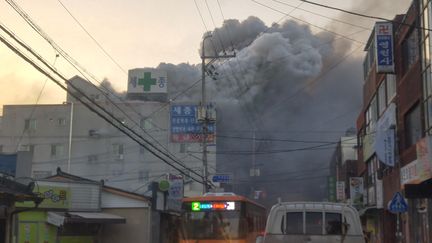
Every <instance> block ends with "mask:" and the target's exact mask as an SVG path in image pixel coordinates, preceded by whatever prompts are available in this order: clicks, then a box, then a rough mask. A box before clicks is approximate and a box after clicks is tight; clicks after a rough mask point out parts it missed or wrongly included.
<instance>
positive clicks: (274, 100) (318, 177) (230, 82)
mask: <svg viewBox="0 0 432 243" xmlns="http://www.w3.org/2000/svg"><path fill="white" fill-rule="evenodd" d="M206 35H207V34H205V35H204V36H206ZM204 48H205V54H206V56H207V55H216V54H218V55H224V54H225V53H232V50H234V51H235V53H236V57H235V58H230V59H226V60H224V59H222V60H218V61H216V62H214V63H212V64H211V65H208V70H210V71H209V72H208V74H209V75H208V77H207V90H208V93H209V100H211V101H214V102H216V104H217V107H218V123H217V124H218V128H217V131H218V134H219V135H221V137H218V140H217V151H218V153H219V154H218V155H217V159H218V171H219V172H222V173H223V172H232V173H234V176H235V178H236V180H237V181H236V182H235V183H234V185H233V188H232V190H234V191H236V192H237V193H241V194H245V195H247V196H251V195H252V192H253V190H262V191H265V192H266V194H267V196H268V201H267V202H264V201H263V203H265V204H268V205H270V204H272V203H274V202H275V197H279V196H282V197H283V198H284V199H292V200H322V199H323V198H324V197H325V195H326V193H325V188H320V189H318V190H317V189H316V188H317V185H318V184H325V183H324V182H325V180H326V176H327V175H328V163H329V160H330V157H331V152H332V151H333V149H332V148H330V149H329V148H328V146H327V149H326V150H304V151H296V152H289V153H288V152H283V151H287V150H296V149H299V148H304V147H308V146H311V145H312V146H313V145H319V144H320V143H315V144H310V143H309V144H304V143H293V142H290V143H288V142H282V141H277V140H278V139H292V140H315V141H316V140H318V141H336V140H337V139H338V137H340V136H342V135H343V133H344V131H345V130H346V129H347V128H349V127H352V126H354V121H355V117H356V115H357V113H358V110H359V106H360V103H361V87H362V72H361V69H362V65H361V60H360V59H359V58H357V57H355V56H349V55H348V54H349V53H350V51H351V50H352V48H353V46H352V45H351V43H350V42H349V41H347V40H344V39H342V38H337V37H335V36H333V35H332V34H329V33H325V32H320V33H313V32H312V31H311V30H310V28H309V27H308V26H307V25H304V24H299V23H297V22H296V21H292V20H288V21H285V22H283V23H281V24H273V25H272V26H271V27H267V26H266V25H265V24H264V23H263V22H262V21H261V20H260V19H258V18H256V17H249V18H247V19H246V20H244V21H241V22H240V21H238V20H226V21H225V22H224V24H223V26H222V27H221V28H217V29H215V30H214V31H213V33H212V36H211V37H209V38H207V40H206V41H205V45H204ZM201 51H202V50H201V49H200V52H201ZM347 57H349V58H348V60H345V58H347ZM339 66H342V67H343V68H342V69H341V68H339V69H337V72H336V71H334V70H333V69H334V68H336V67H339ZM158 68H159V69H162V70H166V71H167V72H168V80H170V81H169V82H170V87H169V90H170V96H171V97H175V96H176V94H178V93H179V92H181V91H182V90H184V89H185V88H186V87H188V86H190V85H191V84H193V83H194V82H196V81H199V80H200V76H201V73H200V72H201V67H200V65H190V64H185V63H183V64H179V65H173V64H166V63H161V64H160V65H159V66H158ZM216 73H217V74H216ZM200 89H201V85H200V84H199V85H197V86H195V88H193V89H191V90H190V91H189V92H188V93H187V94H186V95H185V96H184V97H183V98H182V99H181V101H194V102H199V101H200V98H201V92H200ZM347 112H349V113H347ZM344 113H347V115H346V114H344ZM341 115H344V116H341ZM337 116H341V117H339V118H338V117H337ZM313 131H316V132H315V133H314V132H313ZM323 131H336V132H334V133H323ZM230 136H231V137H244V138H250V139H242V140H239V139H238V138H237V139H236V138H230ZM253 136H255V137H256V138H258V139H260V138H261V139H270V140H269V141H255V145H254V143H253V141H252V139H251V138H252V137H253ZM272 139H273V140H274V141H272ZM253 147H255V152H256V154H255V155H253V153H252V149H253ZM330 147H331V146H330ZM248 151H249V152H250V153H249V154H244V153H239V152H248ZM277 151H282V152H277ZM252 161H255V162H254V164H255V165H253V162H252ZM253 166H255V167H256V168H260V170H261V175H262V176H260V177H250V176H249V169H250V168H251V167H253ZM314 168H324V169H321V170H317V171H312V172H310V170H311V169H314ZM308 170H309V172H304V171H308ZM265 178H267V180H266V179H265ZM268 178H270V180H269V179H268ZM294 179H295V180H294ZM281 183H290V184H292V185H295V186H293V187H287V188H285V189H284V190H285V191H284V192H281V191H280V188H279V187H278V186H277V185H278V184H281ZM275 188H278V189H275Z"/></svg>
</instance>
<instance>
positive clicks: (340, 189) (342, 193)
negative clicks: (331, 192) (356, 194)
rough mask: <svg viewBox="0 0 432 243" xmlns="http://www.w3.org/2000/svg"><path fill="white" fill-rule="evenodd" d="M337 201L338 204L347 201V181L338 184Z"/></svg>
mask: <svg viewBox="0 0 432 243" xmlns="http://www.w3.org/2000/svg"><path fill="white" fill-rule="evenodd" d="M336 200H337V201H338V202H344V201H345V181H337V182H336Z"/></svg>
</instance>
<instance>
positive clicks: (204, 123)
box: [199, 32, 235, 193]
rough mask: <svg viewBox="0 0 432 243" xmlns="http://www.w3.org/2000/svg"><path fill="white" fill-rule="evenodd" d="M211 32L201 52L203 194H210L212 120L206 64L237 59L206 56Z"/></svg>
mask: <svg viewBox="0 0 432 243" xmlns="http://www.w3.org/2000/svg"><path fill="white" fill-rule="evenodd" d="M211 37H212V35H211V32H209V33H207V35H206V36H204V38H203V41H202V50H201V61H202V63H201V75H202V76H201V82H202V85H201V94H202V97H201V107H200V112H199V114H200V117H199V120H201V122H202V138H201V139H202V161H203V167H204V170H203V184H204V189H203V193H206V192H208V189H209V185H208V165H207V152H208V151H207V135H208V125H209V123H210V118H212V117H209V116H208V115H209V114H208V111H207V109H208V107H207V97H206V69H207V64H206V60H207V59H211V61H210V62H209V63H211V62H213V61H215V60H216V59H219V58H230V57H235V54H234V55H227V54H224V55H222V56H220V55H218V54H217V53H215V55H214V56H206V55H205V45H204V44H205V40H206V39H208V38H211Z"/></svg>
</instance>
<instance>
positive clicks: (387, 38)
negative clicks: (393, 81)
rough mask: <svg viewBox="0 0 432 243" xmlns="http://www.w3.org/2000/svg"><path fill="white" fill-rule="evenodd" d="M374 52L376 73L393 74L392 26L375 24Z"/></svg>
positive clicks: (386, 23) (383, 23) (389, 23)
mask: <svg viewBox="0 0 432 243" xmlns="http://www.w3.org/2000/svg"><path fill="white" fill-rule="evenodd" d="M375 51H376V65H377V73H394V69H395V67H394V66H395V65H394V53H393V24H392V23H391V22H376V23H375Z"/></svg>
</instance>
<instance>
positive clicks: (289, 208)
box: [256, 202, 365, 243]
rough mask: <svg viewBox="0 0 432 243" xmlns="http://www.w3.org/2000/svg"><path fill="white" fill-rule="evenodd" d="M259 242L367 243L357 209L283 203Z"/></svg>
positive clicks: (269, 220) (338, 205)
mask: <svg viewBox="0 0 432 243" xmlns="http://www.w3.org/2000/svg"><path fill="white" fill-rule="evenodd" d="M256 242H257V243H288V242H293V243H302V242H304V243H317V242H319V243H343V242H345V243H365V238H364V236H363V230H362V226H361V222H360V217H359V214H358V212H357V210H356V209H355V208H353V207H352V206H349V205H347V204H342V203H329V202H280V203H278V204H276V205H274V206H273V207H272V209H271V210H270V213H269V216H268V218H267V225H266V230H265V234H264V236H259V237H258V238H257V239H256Z"/></svg>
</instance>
